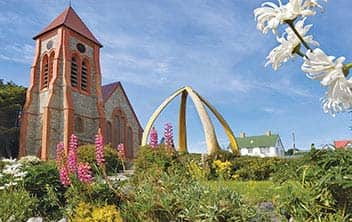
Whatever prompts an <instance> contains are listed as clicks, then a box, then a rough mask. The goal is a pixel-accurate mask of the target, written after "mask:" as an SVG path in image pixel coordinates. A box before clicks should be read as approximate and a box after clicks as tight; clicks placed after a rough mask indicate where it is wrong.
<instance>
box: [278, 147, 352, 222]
mask: <svg viewBox="0 0 352 222" xmlns="http://www.w3.org/2000/svg"><path fill="white" fill-rule="evenodd" d="M295 174H296V181H297V183H299V186H301V187H302V189H301V190H303V191H304V192H303V194H295V193H292V194H291V193H290V197H289V198H288V197H283V198H282V199H280V198H279V199H278V203H279V204H280V205H281V206H282V208H283V209H284V210H285V211H286V212H287V213H288V214H289V215H292V216H294V217H301V218H299V219H298V220H305V221H307V220H310V221H313V220H317V221H348V220H351V219H352V195H351V193H352V151H345V150H335V151H331V150H312V151H311V152H309V153H308V154H306V155H305V156H304V158H303V159H302V160H301V162H300V165H299V166H297V169H296V170H295ZM288 179H291V178H290V177H288ZM307 197H310V198H307ZM297 212H300V213H299V214H298V213H297ZM297 215H298V216H297Z"/></svg>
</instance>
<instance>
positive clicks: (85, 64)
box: [81, 60, 89, 92]
mask: <svg viewBox="0 0 352 222" xmlns="http://www.w3.org/2000/svg"><path fill="white" fill-rule="evenodd" d="M88 75H89V73H88V61H87V60H83V62H82V70H81V89H82V90H83V91H85V92H88V91H89V90H88V87H89V83H88V80H89V76H88Z"/></svg>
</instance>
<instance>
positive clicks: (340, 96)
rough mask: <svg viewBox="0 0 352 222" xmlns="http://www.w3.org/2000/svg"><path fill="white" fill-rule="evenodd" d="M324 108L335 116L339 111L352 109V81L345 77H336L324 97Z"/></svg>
mask: <svg viewBox="0 0 352 222" xmlns="http://www.w3.org/2000/svg"><path fill="white" fill-rule="evenodd" d="M322 103H323V110H324V112H325V113H330V114H332V115H333V116H335V114H336V113H338V112H344V111H348V110H351V109H352V81H351V80H347V79H346V78H345V77H341V78H338V79H336V80H335V81H333V82H332V83H331V84H330V87H329V91H328V92H327V93H326V95H325V97H324V98H323V99H322Z"/></svg>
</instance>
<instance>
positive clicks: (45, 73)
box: [41, 55, 49, 89]
mask: <svg viewBox="0 0 352 222" xmlns="http://www.w3.org/2000/svg"><path fill="white" fill-rule="evenodd" d="M48 83H49V61H48V56H47V55H45V56H44V57H43V60H42V75H41V88H42V89H44V88H46V87H48Z"/></svg>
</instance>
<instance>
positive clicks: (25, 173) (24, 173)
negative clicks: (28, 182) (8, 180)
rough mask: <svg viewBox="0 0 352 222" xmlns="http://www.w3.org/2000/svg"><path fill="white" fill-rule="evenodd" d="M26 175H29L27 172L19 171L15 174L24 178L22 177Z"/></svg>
mask: <svg viewBox="0 0 352 222" xmlns="http://www.w3.org/2000/svg"><path fill="white" fill-rule="evenodd" d="M26 175H27V172H18V173H16V174H14V175H13V176H14V177H20V178H22V177H25V176H26Z"/></svg>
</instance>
